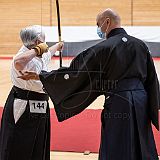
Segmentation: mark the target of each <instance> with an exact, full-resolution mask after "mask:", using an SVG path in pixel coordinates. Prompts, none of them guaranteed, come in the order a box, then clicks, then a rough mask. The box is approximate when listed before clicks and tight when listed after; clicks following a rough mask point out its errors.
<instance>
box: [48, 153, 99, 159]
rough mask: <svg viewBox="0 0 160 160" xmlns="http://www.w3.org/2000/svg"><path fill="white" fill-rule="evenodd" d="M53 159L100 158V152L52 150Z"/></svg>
mask: <svg viewBox="0 0 160 160" xmlns="http://www.w3.org/2000/svg"><path fill="white" fill-rule="evenodd" d="M51 160H98V154H93V153H92V154H89V155H84V154H83V153H73V152H51Z"/></svg>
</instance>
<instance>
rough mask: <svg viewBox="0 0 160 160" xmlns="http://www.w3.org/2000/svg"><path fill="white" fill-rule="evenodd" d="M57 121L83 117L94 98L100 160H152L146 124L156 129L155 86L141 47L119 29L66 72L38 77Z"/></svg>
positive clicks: (146, 52) (154, 153) (146, 53)
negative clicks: (98, 105) (98, 108)
mask: <svg viewBox="0 0 160 160" xmlns="http://www.w3.org/2000/svg"><path fill="white" fill-rule="evenodd" d="M40 80H41V81H42V83H43V85H44V88H45V89H46V91H47V93H48V94H49V96H50V97H51V99H52V101H53V103H54V106H55V110H56V114H57V117H58V120H59V121H63V120H65V119H68V118H70V117H72V116H74V115H76V114H78V113H80V112H82V111H83V110H84V109H85V108H86V107H88V105H90V104H91V103H92V102H93V101H94V100H95V99H96V98H97V97H98V96H99V95H105V97H106V100H105V104H104V109H103V111H102V116H101V121H102V135H101V146H100V151H99V160H117V159H119V158H120V159H122V160H157V159H158V155H157V150H156V146H155V142H154V137H153V133H152V128H151V122H152V123H153V124H154V125H155V127H156V128H157V129H159V124H158V107H159V104H160V99H159V96H160V94H159V93H160V92H159V83H158V79H157V75H156V71H155V67H154V64H153V60H152V58H151V56H150V53H149V50H148V48H147V47H146V45H145V44H144V43H143V42H142V41H141V40H139V39H136V38H134V37H131V36H129V35H128V34H127V33H126V32H125V31H124V29H122V28H117V29H114V30H112V31H111V32H110V33H109V35H108V39H107V40H104V41H103V42H101V43H99V44H97V45H95V46H93V47H91V48H89V49H87V50H85V51H84V52H82V53H80V54H79V55H78V56H77V57H76V58H75V59H74V60H73V61H72V62H71V65H70V67H68V68H60V69H59V70H57V71H51V72H49V73H48V72H42V73H41V74H40Z"/></svg>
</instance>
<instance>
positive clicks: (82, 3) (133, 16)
mask: <svg viewBox="0 0 160 160" xmlns="http://www.w3.org/2000/svg"><path fill="white" fill-rule="evenodd" d="M59 2H60V10H61V21H62V25H63V26H90V25H91V26H93V25H95V23H96V22H95V17H96V15H97V13H98V12H99V11H101V10H103V9H105V8H113V9H115V10H117V12H119V14H120V15H121V18H122V25H124V26H130V25H138V26H139V25H141V26H143V25H151V26H158V25H159V26H160V0H152V1H150V0H121V1H119V0H113V1H111V0H92V3H91V0H60V1H59ZM0 24H1V27H0V35H1V36H0V40H1V41H0V42H1V43H0V55H6V54H15V53H16V52H17V50H18V49H19V47H20V45H21V42H20V38H19V32H20V29H21V28H23V27H25V26H28V25H34V24H39V25H46V26H49V25H52V26H55V25H57V20H56V5H55V0H0Z"/></svg>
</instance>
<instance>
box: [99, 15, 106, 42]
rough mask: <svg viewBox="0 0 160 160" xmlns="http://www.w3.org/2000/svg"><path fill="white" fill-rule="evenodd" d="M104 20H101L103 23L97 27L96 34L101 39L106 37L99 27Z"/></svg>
mask: <svg viewBox="0 0 160 160" xmlns="http://www.w3.org/2000/svg"><path fill="white" fill-rule="evenodd" d="M106 20H107V18H106ZM106 20H105V21H104V22H103V24H102V25H101V27H98V28H97V34H98V36H99V37H100V38H102V39H105V38H106V32H102V30H101V28H102V26H103V25H104V23H105V22H106ZM106 30H108V27H107V29H106Z"/></svg>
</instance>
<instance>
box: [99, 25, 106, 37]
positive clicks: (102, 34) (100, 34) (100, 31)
mask: <svg viewBox="0 0 160 160" xmlns="http://www.w3.org/2000/svg"><path fill="white" fill-rule="evenodd" d="M97 34H98V36H99V37H100V38H102V39H105V38H106V33H104V32H102V30H101V27H97Z"/></svg>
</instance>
